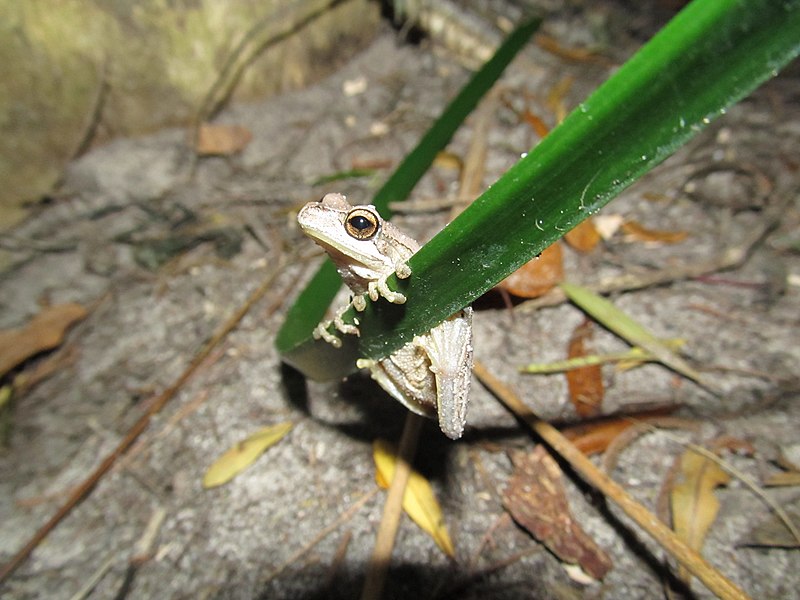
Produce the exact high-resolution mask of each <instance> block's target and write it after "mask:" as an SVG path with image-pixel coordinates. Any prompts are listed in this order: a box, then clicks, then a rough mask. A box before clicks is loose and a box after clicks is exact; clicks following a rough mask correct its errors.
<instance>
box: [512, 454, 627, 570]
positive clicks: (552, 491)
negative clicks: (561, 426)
mask: <svg viewBox="0 0 800 600" xmlns="http://www.w3.org/2000/svg"><path fill="white" fill-rule="evenodd" d="M511 460H512V462H513V463H514V474H513V475H512V476H511V479H510V480H509V482H508V486H507V487H506V489H505V491H504V492H503V506H505V507H506V510H507V511H508V512H509V513H510V514H511V516H512V517H513V519H514V520H515V521H516V522H517V523H519V525H520V526H522V527H523V528H525V529H526V530H527V531H528V532H529V533H530V534H531V535H532V536H533V537H535V538H536V539H537V540H539V541H540V542H542V543H543V544H544V545H545V546H547V547H548V548H549V549H550V551H551V552H552V553H553V554H555V555H556V556H558V557H559V558H560V559H561V560H563V561H564V562H566V563H570V564H577V565H580V567H581V568H582V569H583V570H584V571H586V573H588V574H589V575H591V576H592V577H594V578H595V579H602V578H603V577H604V576H605V574H606V573H608V571H609V570H610V569H611V567H612V566H613V565H612V563H611V559H610V558H609V557H608V555H607V554H606V553H605V552H604V551H603V550H602V548H600V547H599V546H598V545H597V544H596V543H595V541H594V540H593V539H592V538H591V537H589V535H588V534H587V533H586V532H585V531H584V530H583V529H582V528H581V526H580V525H579V524H578V523H576V522H575V520H574V519H573V518H572V515H571V514H570V510H569V503H568V502H567V494H566V492H565V491H564V485H563V482H562V478H561V469H560V468H559V466H558V464H557V463H556V461H555V460H553V458H552V457H551V456H550V455H549V454H548V453H547V451H546V450H545V449H544V447H543V446H541V445H539V446H537V447H536V448H535V449H534V450H533V452H530V453H524V452H516V453H514V454H513V455H512V457H511Z"/></svg>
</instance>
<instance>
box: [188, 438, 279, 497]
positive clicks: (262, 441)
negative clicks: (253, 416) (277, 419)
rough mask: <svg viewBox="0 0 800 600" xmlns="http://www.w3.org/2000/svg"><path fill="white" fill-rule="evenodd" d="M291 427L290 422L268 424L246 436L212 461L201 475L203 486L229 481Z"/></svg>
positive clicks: (210, 486)
mask: <svg viewBox="0 0 800 600" xmlns="http://www.w3.org/2000/svg"><path fill="white" fill-rule="evenodd" d="M291 429H292V423H289V422H286V423H278V424H277V425H270V426H269V427H264V428H263V429H260V430H258V431H256V432H255V433H254V434H252V435H249V436H247V437H246V438H245V439H243V440H242V441H241V442H237V443H236V445H235V446H233V447H232V448H230V449H229V450H227V451H226V452H225V453H224V454H223V455H222V456H220V457H219V458H218V459H217V460H215V461H214V464H212V465H211V466H210V467H209V468H208V471H206V474H205V475H204V476H203V487H204V488H212V487H217V486H218V485H222V484H223V483H227V482H229V481H230V480H231V479H233V478H234V477H236V476H237V475H238V474H239V473H241V472H242V471H244V470H245V469H246V468H247V467H249V466H250V465H252V464H253V463H254V462H255V460H256V459H257V458H258V457H259V456H261V455H262V454H263V453H264V452H265V451H266V450H267V449H268V448H270V447H272V446H274V445H275V444H277V443H278V442H279V441H280V440H281V439H283V437H284V436H285V435H286V434H287V433H289V431H291Z"/></svg>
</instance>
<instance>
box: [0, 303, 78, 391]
mask: <svg viewBox="0 0 800 600" xmlns="http://www.w3.org/2000/svg"><path fill="white" fill-rule="evenodd" d="M86 314H87V313H86V309H85V308H83V307H82V306H81V305H80V304H74V303H68V304H57V305H55V306H49V307H47V308H43V309H42V310H41V312H40V313H39V314H38V315H36V316H35V317H33V318H32V319H31V320H30V321H28V324H27V325H25V326H24V327H19V328H15V329H5V330H3V331H0V375H5V374H6V373H8V372H9V371H10V370H11V369H13V368H14V367H16V366H17V365H19V364H21V363H22V362H24V361H26V360H27V359H29V358H31V357H32V356H35V355H36V354H39V353H40V352H44V351H45V350H52V349H53V348H55V347H56V346H58V345H59V344H61V342H62V341H63V339H64V334H65V333H66V332H67V330H68V329H69V328H70V326H72V325H73V324H74V323H76V322H77V321H80V320H82V319H84V318H85V317H86Z"/></svg>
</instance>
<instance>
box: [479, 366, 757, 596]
mask: <svg viewBox="0 0 800 600" xmlns="http://www.w3.org/2000/svg"><path fill="white" fill-rule="evenodd" d="M474 373H475V375H476V376H477V377H478V379H480V381H481V383H483V384H484V385H485V386H486V387H487V388H489V390H490V391H491V392H492V393H493V394H494V395H495V396H497V398H498V399H499V400H500V401H501V402H502V403H503V405H504V406H505V407H506V408H507V409H508V410H509V411H511V412H512V413H513V414H514V415H516V416H517V418H519V419H520V420H522V421H524V422H525V423H526V424H527V425H528V426H529V427H530V428H531V429H532V430H533V431H534V432H535V433H536V434H537V435H538V436H540V437H541V438H542V439H543V440H544V441H545V442H547V444H548V445H550V447H552V448H553V450H555V451H556V452H558V454H559V455H560V456H561V457H562V458H564V460H566V461H567V462H569V464H570V465H571V466H572V468H573V469H575V470H576V471H577V472H578V473H579V474H580V475H581V477H583V478H584V479H585V480H586V481H587V482H588V483H590V484H591V485H592V486H594V487H595V488H597V489H598V490H600V491H601V492H602V493H603V494H604V495H605V496H606V498H608V499H610V500H611V501H612V502H614V503H616V504H617V506H619V507H620V508H621V509H622V510H623V512H625V514H626V515H628V516H629V517H630V518H631V519H633V520H634V521H636V523H637V524H638V525H639V527H641V528H642V529H644V530H645V531H646V532H647V533H649V534H650V535H651V536H653V538H655V540H656V541H657V542H658V543H659V544H661V546H662V547H663V548H664V549H665V550H666V551H667V552H669V553H670V554H671V555H672V556H673V557H674V558H675V559H676V560H677V561H678V562H679V563H680V564H681V565H683V566H684V567H686V569H687V570H688V571H689V572H691V573H692V574H693V575H694V576H695V577H697V578H698V579H699V580H700V581H702V582H703V583H704V584H705V585H706V587H708V589H709V590H711V591H712V592H713V593H714V594H716V595H717V596H718V597H720V598H724V599H737V600H744V599H746V598H748V596H747V595H746V594H745V593H744V592H743V591H742V590H741V589H739V588H738V587H737V586H736V585H734V584H733V583H732V582H730V581H729V580H728V579H726V578H725V576H724V575H722V573H720V572H719V571H717V570H716V569H715V568H714V567H712V566H711V565H710V564H709V563H708V562H707V561H706V560H705V559H704V558H703V557H702V556H701V555H700V554H699V553H698V552H695V551H694V550H692V549H691V548H689V547H688V546H687V545H686V544H684V543H683V542H682V541H681V540H680V539H679V538H678V537H677V536H676V535H675V533H674V532H673V531H672V530H670V529H669V527H667V526H666V525H664V523H662V522H661V521H660V520H658V518H656V517H655V515H653V514H652V513H651V512H650V511H648V510H647V509H646V508H645V507H644V506H642V505H641V504H639V503H638V502H636V501H635V500H634V499H633V498H631V497H630V496H629V495H628V493H627V492H626V491H625V490H624V489H623V488H622V487H621V486H620V485H618V484H617V483H616V482H615V481H614V480H612V479H611V478H610V477H609V476H608V475H606V474H605V473H603V472H602V471H600V470H599V469H598V468H597V467H595V466H594V464H593V463H592V461H590V460H589V459H588V458H587V457H586V455H585V454H583V452H581V451H580V450H578V449H577V448H576V447H575V446H574V445H573V444H572V442H570V441H569V440H568V439H567V438H565V437H564V436H563V435H562V434H561V433H560V432H559V431H558V430H557V429H556V428H555V427H553V426H552V425H550V424H549V423H546V422H545V421H542V420H541V419H539V418H538V417H537V416H536V414H535V413H534V412H533V411H532V410H531V409H530V408H528V407H527V406H526V405H525V404H524V403H523V402H522V400H520V398H519V397H518V396H517V395H516V394H515V393H514V391H513V390H512V389H511V388H510V387H509V386H507V385H505V384H504V383H503V382H501V381H500V380H499V379H497V378H496V377H494V375H492V374H491V373H490V372H489V371H488V370H487V369H486V367H484V366H483V365H482V364H480V363H478V362H476V363H475V367H474Z"/></svg>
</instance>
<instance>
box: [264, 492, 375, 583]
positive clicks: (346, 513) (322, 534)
mask: <svg viewBox="0 0 800 600" xmlns="http://www.w3.org/2000/svg"><path fill="white" fill-rule="evenodd" d="M377 493H378V488H377V487H376V488H373V489H372V491H370V492H367V493H366V494H364V495H363V496H361V498H359V499H358V500H357V501H356V502H354V503H353V505H352V506H351V507H350V508H348V509H347V510H346V511H344V512H343V513H342V515H341V516H340V517H339V518H338V519H336V520H335V521H334V522H333V523H331V524H330V525H328V526H327V527H326V528H325V529H323V530H322V531H320V532H319V533H318V534H317V535H316V536H315V537H314V539H313V540H311V541H310V542H308V543H307V544H306V545H305V546H303V547H302V548H300V549H299V550H298V551H297V552H295V553H294V554H292V555H291V556H290V557H289V558H287V559H286V560H285V561H283V563H282V564H281V565H280V566H278V567H277V568H275V569H273V570H272V572H271V573H270V574H269V575H267V576H266V577H265V578H264V579H263V581H262V582H261V583H262V584H264V583H269V582H270V581H272V580H273V579H275V578H276V577H277V576H278V575H280V574H281V573H283V572H284V571H285V570H286V568H287V567H288V566H289V565H291V564H293V563H294V562H296V561H297V559H298V558H300V557H301V556H303V555H304V554H305V553H306V552H308V551H309V550H311V548H313V547H314V546H316V545H317V544H319V543H320V542H321V541H322V540H324V539H325V538H326V537H328V536H329V535H330V534H331V533H333V532H334V531H336V530H337V529H338V528H339V527H340V526H341V525H342V523H344V522H346V521H349V520H350V519H352V518H353V515H355V514H356V513H357V512H358V510H359V509H360V508H361V507H362V506H364V505H365V504H366V503H367V501H368V500H370V499H371V498H372V497H373V496H375V494H377Z"/></svg>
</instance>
